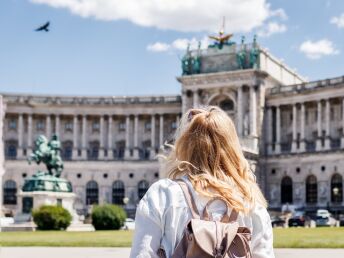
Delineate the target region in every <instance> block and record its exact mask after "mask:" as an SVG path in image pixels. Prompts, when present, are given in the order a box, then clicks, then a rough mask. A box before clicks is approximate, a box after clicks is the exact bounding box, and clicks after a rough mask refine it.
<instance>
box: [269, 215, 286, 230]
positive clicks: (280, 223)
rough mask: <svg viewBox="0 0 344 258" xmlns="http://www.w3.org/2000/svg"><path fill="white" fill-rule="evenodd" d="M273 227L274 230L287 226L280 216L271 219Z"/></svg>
mask: <svg viewBox="0 0 344 258" xmlns="http://www.w3.org/2000/svg"><path fill="white" fill-rule="evenodd" d="M271 225H272V227H273V228H276V227H284V226H285V220H284V219H283V218H281V217H279V216H273V217H271Z"/></svg>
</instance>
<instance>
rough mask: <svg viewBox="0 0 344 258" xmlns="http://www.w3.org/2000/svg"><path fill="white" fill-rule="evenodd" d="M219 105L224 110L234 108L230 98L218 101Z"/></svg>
mask: <svg viewBox="0 0 344 258" xmlns="http://www.w3.org/2000/svg"><path fill="white" fill-rule="evenodd" d="M219 106H220V108H221V109H222V110H224V111H232V110H233V109H234V103H233V101H232V100H230V99H225V100H222V101H221V102H220V103H219Z"/></svg>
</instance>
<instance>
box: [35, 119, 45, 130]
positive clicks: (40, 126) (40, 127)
mask: <svg viewBox="0 0 344 258" xmlns="http://www.w3.org/2000/svg"><path fill="white" fill-rule="evenodd" d="M36 129H37V131H43V130H44V121H43V120H38V121H37V123H36Z"/></svg>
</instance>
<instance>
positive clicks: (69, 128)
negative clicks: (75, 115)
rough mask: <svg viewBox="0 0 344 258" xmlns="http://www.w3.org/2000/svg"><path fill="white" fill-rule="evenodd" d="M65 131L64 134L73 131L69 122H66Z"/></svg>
mask: <svg viewBox="0 0 344 258" xmlns="http://www.w3.org/2000/svg"><path fill="white" fill-rule="evenodd" d="M65 131H66V132H68V131H73V123H72V122H71V121H67V122H66V123H65Z"/></svg>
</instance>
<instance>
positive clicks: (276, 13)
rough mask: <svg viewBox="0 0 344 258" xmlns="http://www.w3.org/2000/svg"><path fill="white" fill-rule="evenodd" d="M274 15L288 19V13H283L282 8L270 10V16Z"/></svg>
mask: <svg viewBox="0 0 344 258" xmlns="http://www.w3.org/2000/svg"><path fill="white" fill-rule="evenodd" d="M274 16H275V17H279V18H281V19H282V20H284V21H286V20H288V15H287V14H286V13H285V11H284V10H283V9H282V8H279V9H276V10H272V11H270V17H274Z"/></svg>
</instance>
